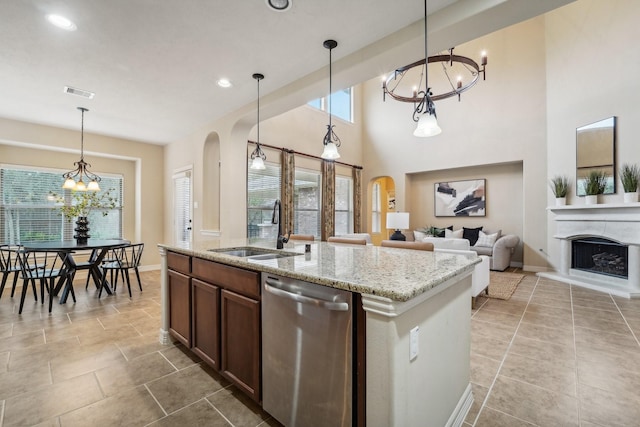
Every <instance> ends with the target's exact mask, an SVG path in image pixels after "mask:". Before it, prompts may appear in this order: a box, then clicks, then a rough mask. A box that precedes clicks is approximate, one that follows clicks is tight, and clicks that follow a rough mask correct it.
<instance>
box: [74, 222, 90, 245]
mask: <svg viewBox="0 0 640 427" xmlns="http://www.w3.org/2000/svg"><path fill="white" fill-rule="evenodd" d="M74 230H75V232H76V234H75V235H74V236H73V237H74V238H75V239H76V242H78V244H80V245H82V244H86V243H87V240H88V239H89V237H91V236H89V218H87V217H86V216H79V217H78V219H77V220H76V228H74Z"/></svg>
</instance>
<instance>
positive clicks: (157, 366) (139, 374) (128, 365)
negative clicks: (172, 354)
mask: <svg viewBox="0 0 640 427" xmlns="http://www.w3.org/2000/svg"><path fill="white" fill-rule="evenodd" d="M173 372H176V369H175V368H174V367H173V366H172V365H171V364H170V363H169V362H168V361H167V359H165V358H164V357H162V355H161V354H160V353H158V352H156V353H151V354H148V355H145V356H141V357H139V358H137V359H133V360H130V361H128V362H126V361H124V359H123V360H121V361H119V362H117V363H114V364H111V365H109V366H107V367H105V368H102V369H98V370H97V371H96V377H97V378H98V381H99V382H100V386H101V387H102V391H103V392H104V394H105V395H107V396H113V395H115V394H117V393H119V392H121V391H122V390H125V389H127V388H133V387H136V386H138V385H141V384H144V383H147V382H150V381H153V380H156V379H158V378H161V377H163V376H165V375H169V374H171V373H173Z"/></svg>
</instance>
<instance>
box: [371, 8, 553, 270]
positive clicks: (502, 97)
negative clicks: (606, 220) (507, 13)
mask: <svg viewBox="0 0 640 427" xmlns="http://www.w3.org/2000/svg"><path fill="white" fill-rule="evenodd" d="M544 47H545V45H544V19H543V18H540V17H539V18H534V19H532V20H529V21H526V22H524V23H521V24H518V25H515V26H512V27H509V28H506V29H504V30H501V31H498V32H495V33H492V34H489V35H487V36H485V37H482V38H480V39H478V40H474V41H473V42H470V43H466V44H464V45H461V46H457V47H456V52H457V53H458V54H464V55H467V56H470V57H473V58H475V59H479V53H480V51H481V50H483V49H486V51H487V52H488V56H489V64H488V66H487V79H486V81H480V82H478V83H477V85H476V86H475V87H474V88H473V89H471V90H470V91H468V92H467V93H465V94H463V96H462V101H461V102H458V101H457V99H456V98H450V99H447V100H443V101H439V102H437V103H436V109H437V113H438V122H439V124H440V127H441V128H442V129H443V131H442V134H440V135H438V136H436V137H432V138H425V139H422V138H416V137H414V136H413V135H412V133H413V130H414V128H415V124H414V122H413V121H412V119H411V114H412V111H413V110H412V105H411V104H405V103H400V102H397V101H394V100H389V99H388V100H387V101H386V102H383V101H382V90H381V83H380V79H373V80H370V81H368V82H366V83H365V85H364V88H365V90H364V100H363V105H364V113H363V117H364V124H365V129H364V134H363V136H364V141H365V146H364V148H365V152H364V166H365V169H364V173H363V178H364V181H365V182H368V181H369V180H370V179H372V178H374V177H377V176H382V175H388V176H391V177H392V178H393V179H394V181H395V183H396V202H397V208H398V209H401V210H405V209H407V207H410V208H409V211H410V212H411V213H412V214H413V213H414V212H413V209H414V206H416V207H417V206H422V207H424V206H426V205H425V203H426V202H424V201H423V200H421V199H422V198H427V199H432V198H433V195H432V194H430V193H428V192H427V193H426V194H419V193H417V192H415V193H413V192H412V191H411V190H410V189H409V188H407V185H408V184H407V182H408V181H409V180H410V179H409V178H408V177H407V174H410V173H413V174H420V173H427V172H429V174H428V180H436V181H439V180H440V178H439V177H440V176H441V177H447V179H457V178H463V177H466V176H469V173H470V172H474V173H475V171H474V169H476V168H478V167H480V168H484V169H480V170H484V171H486V173H487V174H491V173H492V170H493V168H494V165H500V164H521V165H522V171H521V172H520V171H519V170H514V171H512V179H513V180H515V181H516V182H521V183H522V187H521V189H522V193H523V194H524V195H525V197H523V198H522V202H521V205H520V206H516V207H514V205H513V199H512V198H510V197H506V196H505V197H503V196H501V195H500V196H497V195H496V193H494V192H491V193H490V195H489V197H490V198H491V203H492V204H493V207H492V208H491V210H490V212H489V215H490V216H489V217H487V218H486V221H487V222H490V223H491V224H492V226H491V228H495V227H494V226H493V225H494V224H497V223H499V222H500V217H501V213H502V212H504V213H505V214H504V215H505V220H504V223H505V224H508V225H506V226H501V227H499V228H502V232H503V233H513V234H517V235H518V236H519V237H520V239H521V240H522V241H523V242H524V243H523V248H522V251H523V260H524V265H525V267H526V268H529V269H531V270H539V269H544V268H545V267H546V260H545V259H544V258H543V257H542V256H541V255H540V254H541V252H540V251H539V249H540V248H546V226H547V224H546V211H545V207H546V191H547V187H546V184H545V180H546V176H547V173H546V144H545V132H546V126H545V118H546V116H545V105H546V86H545V84H546V81H545V61H544V56H545V52H544ZM416 59H418V58H416ZM468 168H472V169H468ZM476 170H477V169H476ZM433 171H442V172H441V173H437V172H433ZM456 171H457V172H456ZM475 178H482V176H475ZM507 179H509V178H507ZM492 185H493V184H492V181H491V179H489V180H488V181H487V187H488V188H491V186H492ZM496 196H497V198H495V199H494V197H496ZM409 198H411V200H409ZM415 199H417V200H415ZM416 214H417V215H412V220H411V221H412V225H421V224H429V223H433V224H438V223H441V222H442V220H441V219H436V218H435V217H434V215H433V210H432V209H422V208H420V209H418V210H417V211H416ZM413 217H416V219H415V220H414V219H413ZM517 217H521V222H520V225H517V224H515V223H514V221H513V218H517ZM365 218H368V216H365ZM507 218H508V219H507ZM418 219H419V220H420V221H419V222H418ZM414 221H416V222H414ZM477 223H479V221H478V220H477V219H476V218H468V219H466V221H463V220H460V224H459V225H460V226H462V225H465V226H469V227H472V226H475V224H477ZM480 225H482V224H480ZM488 227H489V226H488Z"/></svg>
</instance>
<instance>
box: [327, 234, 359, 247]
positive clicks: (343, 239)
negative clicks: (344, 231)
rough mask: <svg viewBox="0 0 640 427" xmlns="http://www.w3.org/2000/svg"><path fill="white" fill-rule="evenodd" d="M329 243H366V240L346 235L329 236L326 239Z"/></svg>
mask: <svg viewBox="0 0 640 427" xmlns="http://www.w3.org/2000/svg"><path fill="white" fill-rule="evenodd" d="M327 242H329V243H347V244H349V245H366V244H367V241H366V240H365V239H351V238H348V237H335V236H331V237H329V238H328V239H327Z"/></svg>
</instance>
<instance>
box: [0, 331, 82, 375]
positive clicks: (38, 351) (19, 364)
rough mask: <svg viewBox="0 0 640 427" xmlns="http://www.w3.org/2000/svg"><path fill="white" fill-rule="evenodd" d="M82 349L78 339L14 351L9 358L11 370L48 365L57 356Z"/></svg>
mask: <svg viewBox="0 0 640 427" xmlns="http://www.w3.org/2000/svg"><path fill="white" fill-rule="evenodd" d="M79 347H80V343H79V342H78V339H77V338H69V339H66V340H61V341H55V342H52V343H47V344H42V345H37V346H32V347H26V348H21V349H17V350H12V351H11V355H10V357H9V368H8V369H9V370H10V371H12V370H14V369H23V368H28V367H30V366H36V365H41V364H45V365H46V364H47V363H49V361H50V360H51V359H53V358H54V357H56V356H59V355H64V354H68V353H71V352H73V351H74V350H76V349H77V348H79Z"/></svg>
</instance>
